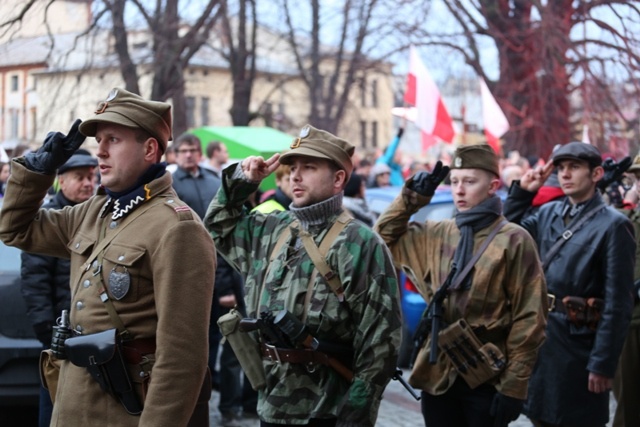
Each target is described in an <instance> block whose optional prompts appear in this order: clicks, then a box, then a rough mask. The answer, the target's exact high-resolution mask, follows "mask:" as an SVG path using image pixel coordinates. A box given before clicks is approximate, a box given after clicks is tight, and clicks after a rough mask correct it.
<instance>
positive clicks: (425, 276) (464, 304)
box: [374, 145, 547, 427]
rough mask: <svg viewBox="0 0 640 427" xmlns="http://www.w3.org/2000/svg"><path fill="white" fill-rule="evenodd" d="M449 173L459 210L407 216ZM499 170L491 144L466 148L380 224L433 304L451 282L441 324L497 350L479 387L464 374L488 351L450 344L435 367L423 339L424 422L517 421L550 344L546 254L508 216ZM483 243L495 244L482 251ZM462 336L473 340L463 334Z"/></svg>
mask: <svg viewBox="0 0 640 427" xmlns="http://www.w3.org/2000/svg"><path fill="white" fill-rule="evenodd" d="M449 171H450V172H451V173H450V180H451V191H452V195H453V200H454V204H455V207H456V213H455V217H454V218H453V219H447V220H442V221H426V222H424V223H414V222H410V218H411V216H412V215H413V214H414V213H415V212H417V211H418V210H419V209H420V208H422V207H423V206H425V205H427V204H428V203H429V202H430V200H431V197H432V196H433V195H434V193H435V190H436V188H437V187H438V185H440V183H441V182H442V181H443V180H444V179H445V178H446V177H447V175H448V174H449ZM498 174H499V168H498V157H497V156H496V154H495V152H494V151H493V149H491V147H489V146H488V145H471V146H462V147H459V148H458V149H457V150H456V152H455V154H454V158H453V162H452V164H451V166H450V167H449V166H443V165H442V162H440V161H438V162H437V163H436V165H435V167H434V168H433V171H432V172H431V173H429V172H419V173H418V174H416V175H415V176H413V177H411V178H410V179H408V180H407V182H406V183H405V185H404V187H403V188H402V192H401V194H400V195H399V196H398V197H397V198H396V199H395V201H394V202H393V203H392V204H391V205H390V206H389V207H388V208H387V210H386V211H385V212H383V213H382V215H381V216H380V218H379V219H378V221H377V223H376V225H375V227H374V229H375V230H376V231H377V232H378V233H379V234H380V235H381V236H382V238H383V239H384V241H385V242H386V243H387V245H388V246H389V249H390V250H391V255H392V257H393V260H394V263H395V265H396V267H397V268H401V269H402V270H403V271H405V272H406V274H407V275H408V276H409V278H410V279H411V280H412V282H413V283H414V284H415V285H416V287H417V288H418V290H419V291H420V293H421V294H422V296H423V297H424V298H425V299H426V301H427V302H428V303H429V304H431V303H432V302H433V300H432V297H433V296H434V294H435V292H436V291H437V290H438V289H439V288H440V286H441V285H443V284H444V283H445V282H446V281H448V282H449V283H450V286H449V287H448V290H449V291H448V294H447V297H446V299H445V300H444V301H443V303H442V307H443V316H442V322H441V323H443V324H444V325H454V324H456V323H458V324H459V322H460V321H461V320H464V321H465V322H466V323H467V324H468V325H469V326H470V328H471V329H472V330H474V331H475V332H474V334H475V335H476V336H477V339H479V340H480V341H481V342H482V343H484V344H487V343H490V344H492V345H494V346H495V347H496V348H497V350H496V351H495V352H494V354H495V355H496V360H498V361H499V363H498V362H495V368H497V369H496V370H495V372H493V373H491V374H490V375H486V376H485V377H484V378H481V377H480V376H479V375H478V379H477V383H479V385H478V384H477V383H473V384H470V383H469V381H468V380H467V377H466V376H464V375H463V374H466V373H469V374H472V373H473V372H472V371H475V372H479V371H478V370H479V369H481V366H480V365H479V363H483V361H484V363H487V362H488V360H487V359H488V358H485V357H482V356H481V353H480V352H479V351H477V350H475V349H473V348H471V347H465V348H466V349H463V350H462V351H461V352H460V355H459V356H460V357H458V358H457V359H456V357H457V356H455V355H453V353H450V352H449V349H448V348H447V349H446V350H447V351H444V350H441V351H439V352H438V354H437V359H436V360H435V363H434V364H432V363H430V361H429V359H430V353H431V348H430V346H431V340H432V339H433V337H429V339H425V340H424V342H423V345H422V348H420V349H419V352H418V354H417V358H416V360H415V362H414V365H413V370H412V372H411V376H410V377H409V383H410V384H411V385H412V386H413V387H415V388H418V389H420V390H422V414H423V416H424V421H425V424H426V426H427V427H448V426H460V427H463V426H487V427H504V426H506V425H507V424H508V423H509V422H511V421H513V420H515V419H516V418H518V416H519V414H520V411H521V409H522V405H523V403H524V399H525V398H526V397H527V384H528V381H529V376H530V375H531V370H532V368H533V364H534V362H535V360H536V356H537V353H538V348H539V347H540V345H541V344H542V342H543V341H544V326H545V321H546V312H547V299H546V295H547V294H546V286H545V281H544V276H543V273H542V268H541V266H540V260H539V259H538V255H537V251H536V247H535V243H534V241H533V239H532V238H531V236H529V234H528V233H527V232H526V231H525V230H523V229H522V228H521V227H519V226H517V225H515V224H511V223H508V222H507V221H506V220H505V218H504V217H503V216H502V203H501V201H500V198H499V197H498V196H497V195H496V191H497V190H498V189H499V187H500V179H499V176H498ZM487 241H488V243H487ZM484 244H488V246H486V248H485V249H486V250H484V251H483V250H481V249H480V248H481V247H483V245H484ZM475 254H480V255H479V258H478V259H477V262H476V263H475V264H473V262H471V263H470V260H472V258H473V257H474V255H475ZM473 265H475V267H473V269H472V270H468V268H469V266H473ZM443 329H444V328H443ZM441 332H442V331H441ZM428 333H430V329H429V330H428ZM442 336H443V335H442V333H441V334H440V335H439V337H440V341H439V344H440V348H441V349H442V346H443V342H442ZM422 338H424V337H422ZM456 342H459V343H463V344H464V345H465V346H466V345H468V344H469V341H468V340H467V339H466V338H465V339H464V340H463V339H459V340H458V339H456ZM498 351H499V352H501V353H502V355H503V356H502V357H500V356H499V355H498ZM500 367H502V370H500V369H498V368H500Z"/></svg>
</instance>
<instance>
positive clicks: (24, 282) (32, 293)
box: [20, 191, 74, 347]
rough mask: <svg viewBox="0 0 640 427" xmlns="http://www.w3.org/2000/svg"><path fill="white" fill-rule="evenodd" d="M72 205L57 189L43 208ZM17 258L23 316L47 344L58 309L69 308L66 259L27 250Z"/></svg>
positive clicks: (68, 263) (60, 207)
mask: <svg viewBox="0 0 640 427" xmlns="http://www.w3.org/2000/svg"><path fill="white" fill-rule="evenodd" d="M73 204H74V203H72V202H70V201H69V200H67V199H66V198H65V197H64V196H63V194H62V192H61V191H59V192H58V193H57V194H56V195H55V196H54V197H53V198H52V199H51V201H49V203H47V204H45V205H44V206H43V208H47V209H62V208H64V207H65V206H72V205H73ZM21 257H22V264H21V267H20V277H21V290H22V296H23V297H24V300H25V302H26V304H27V316H28V317H29V319H30V320H31V324H32V326H33V330H34V331H35V333H36V336H37V337H38V340H39V341H40V342H41V343H42V344H43V345H45V346H46V347H49V346H50V345H51V331H52V327H53V325H54V324H55V321H56V319H57V318H58V317H59V316H60V314H61V313H62V310H69V304H70V303H71V289H70V287H69V269H70V261H69V260H68V259H62V258H55V257H52V256H45V255H36V254H30V253H27V252H22V254H21Z"/></svg>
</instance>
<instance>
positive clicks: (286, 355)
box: [260, 343, 329, 365]
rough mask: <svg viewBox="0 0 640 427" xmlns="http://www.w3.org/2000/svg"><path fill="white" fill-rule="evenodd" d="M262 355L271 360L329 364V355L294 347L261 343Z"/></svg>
mask: <svg viewBox="0 0 640 427" xmlns="http://www.w3.org/2000/svg"><path fill="white" fill-rule="evenodd" d="M260 348H261V349H262V356H264V358H265V359H267V360H270V361H272V362H279V363H283V362H288V363H320V364H322V365H329V356H328V355H327V354H325V353H322V352H319V351H314V350H306V349H295V348H280V347H276V346H273V345H269V344H265V343H261V344H260Z"/></svg>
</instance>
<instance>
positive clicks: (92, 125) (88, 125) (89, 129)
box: [79, 111, 140, 136]
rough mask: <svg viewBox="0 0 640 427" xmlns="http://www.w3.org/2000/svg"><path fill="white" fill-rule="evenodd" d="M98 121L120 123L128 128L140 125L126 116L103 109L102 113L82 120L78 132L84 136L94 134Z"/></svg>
mask: <svg viewBox="0 0 640 427" xmlns="http://www.w3.org/2000/svg"><path fill="white" fill-rule="evenodd" d="M99 123H106V124H114V125H120V126H125V127H128V128H139V127H140V126H138V124H136V122H134V121H133V120H129V119H128V118H126V117H124V116H122V115H120V114H117V113H111V112H109V111H105V112H104V113H102V114H100V115H98V116H94V117H93V118H91V119H89V120H85V121H84V122H82V123H81V124H80V128H79V130H80V133H81V134H83V135H84V136H96V131H97V128H98V124H99Z"/></svg>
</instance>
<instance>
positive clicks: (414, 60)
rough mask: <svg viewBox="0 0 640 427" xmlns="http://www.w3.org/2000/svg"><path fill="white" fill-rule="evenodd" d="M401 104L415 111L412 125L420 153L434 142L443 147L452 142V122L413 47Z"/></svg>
mask: <svg viewBox="0 0 640 427" xmlns="http://www.w3.org/2000/svg"><path fill="white" fill-rule="evenodd" d="M404 102H405V103H407V104H409V105H412V106H414V107H416V113H417V114H416V119H415V124H416V126H417V127H418V128H419V129H420V131H421V134H422V148H423V150H424V149H426V148H427V147H428V146H429V145H432V144H433V143H435V142H436V138H437V139H440V140H442V141H445V142H447V143H451V142H452V141H453V137H454V136H455V130H454V128H453V120H451V116H450V115H449V112H448V111H447V108H446V107H445V106H444V103H443V102H442V98H441V96H440V91H439V90H438V87H437V86H436V84H435V82H434V81H433V79H432V78H431V75H430V74H429V71H428V70H427V68H426V67H425V66H424V64H423V63H422V61H421V60H420V57H419V56H418V52H417V51H416V48H415V47H413V46H411V51H410V56H409V74H408V75H407V87H406V89H405V92H404Z"/></svg>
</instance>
